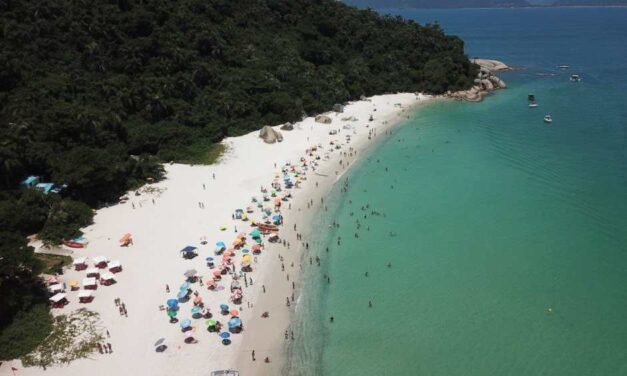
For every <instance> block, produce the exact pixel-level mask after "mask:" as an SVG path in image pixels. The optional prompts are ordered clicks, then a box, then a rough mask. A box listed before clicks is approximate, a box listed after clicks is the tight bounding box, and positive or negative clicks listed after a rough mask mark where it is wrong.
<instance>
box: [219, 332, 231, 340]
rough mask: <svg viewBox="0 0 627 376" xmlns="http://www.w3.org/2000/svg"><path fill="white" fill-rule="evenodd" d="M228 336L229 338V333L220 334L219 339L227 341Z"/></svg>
mask: <svg viewBox="0 0 627 376" xmlns="http://www.w3.org/2000/svg"><path fill="white" fill-rule="evenodd" d="M230 336H231V333H229V332H222V333H220V338H222V339H227V338H229V337H230Z"/></svg>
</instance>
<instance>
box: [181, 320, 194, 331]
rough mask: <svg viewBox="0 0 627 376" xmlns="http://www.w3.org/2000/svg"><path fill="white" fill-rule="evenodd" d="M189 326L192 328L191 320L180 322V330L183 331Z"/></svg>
mask: <svg viewBox="0 0 627 376" xmlns="http://www.w3.org/2000/svg"><path fill="white" fill-rule="evenodd" d="M190 326H192V320H190V319H185V320H183V321H181V328H183V329H185V328H189V327H190Z"/></svg>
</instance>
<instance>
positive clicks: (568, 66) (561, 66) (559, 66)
mask: <svg viewBox="0 0 627 376" xmlns="http://www.w3.org/2000/svg"><path fill="white" fill-rule="evenodd" d="M557 67H558V68H559V69H568V68H570V65H566V64H561V65H558V66H557Z"/></svg>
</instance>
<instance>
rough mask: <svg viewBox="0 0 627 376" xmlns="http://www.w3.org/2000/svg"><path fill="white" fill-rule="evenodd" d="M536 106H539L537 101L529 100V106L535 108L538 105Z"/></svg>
mask: <svg viewBox="0 0 627 376" xmlns="http://www.w3.org/2000/svg"><path fill="white" fill-rule="evenodd" d="M538 106H539V104H537V103H535V102H531V103H529V108H536V107H538Z"/></svg>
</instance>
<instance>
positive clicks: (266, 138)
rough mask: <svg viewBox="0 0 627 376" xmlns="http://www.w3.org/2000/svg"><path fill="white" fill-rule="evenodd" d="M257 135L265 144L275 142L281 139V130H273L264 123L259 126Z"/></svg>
mask: <svg viewBox="0 0 627 376" xmlns="http://www.w3.org/2000/svg"><path fill="white" fill-rule="evenodd" d="M259 137H261V138H262V139H263V142H265V143H266V144H274V143H275V142H277V141H278V142H281V141H283V135H282V134H281V132H279V131H276V130H274V129H273V128H272V127H270V126H268V125H266V126H264V127H263V128H261V131H260V132H259Z"/></svg>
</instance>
